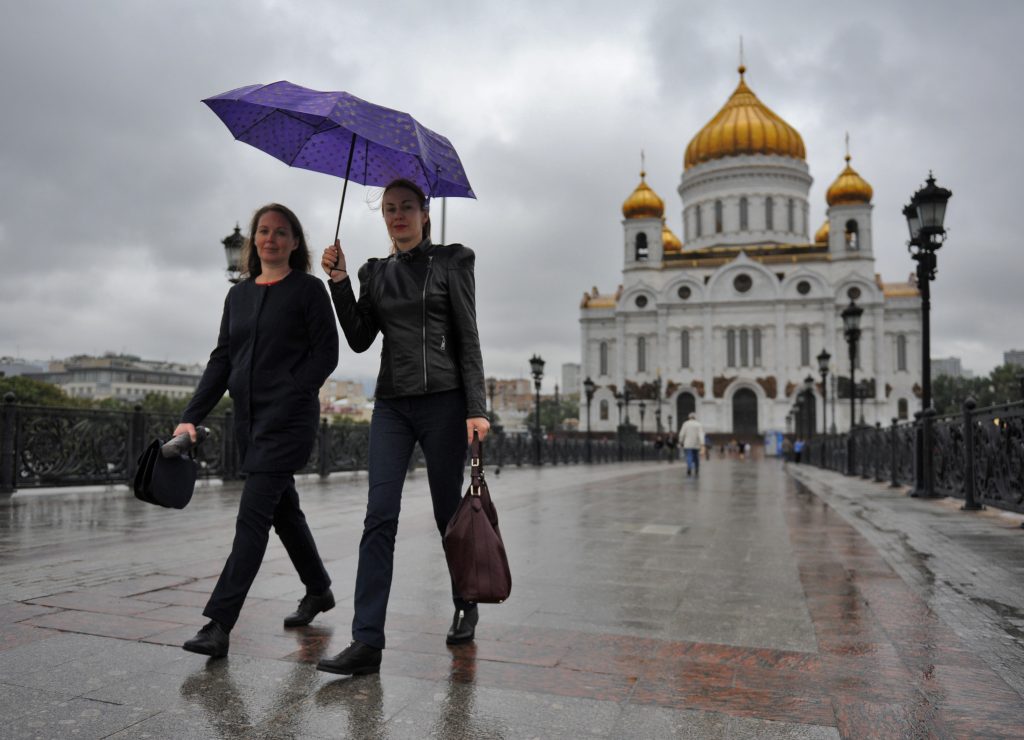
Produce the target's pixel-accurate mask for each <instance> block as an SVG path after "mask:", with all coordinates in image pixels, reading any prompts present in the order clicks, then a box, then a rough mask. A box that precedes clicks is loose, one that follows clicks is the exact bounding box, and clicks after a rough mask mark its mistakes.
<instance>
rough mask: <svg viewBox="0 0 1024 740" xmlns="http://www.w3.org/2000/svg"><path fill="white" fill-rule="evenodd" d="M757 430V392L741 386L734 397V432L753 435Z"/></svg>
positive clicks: (755, 434) (738, 434) (737, 434)
mask: <svg viewBox="0 0 1024 740" xmlns="http://www.w3.org/2000/svg"><path fill="white" fill-rule="evenodd" d="M757 431H758V430H757V394H756V393H754V391H752V390H750V389H749V388H740V389H739V390H738V391H736V393H734V394H733V397H732V433H733V434H735V435H736V436H740V435H744V436H748V437H753V436H757Z"/></svg>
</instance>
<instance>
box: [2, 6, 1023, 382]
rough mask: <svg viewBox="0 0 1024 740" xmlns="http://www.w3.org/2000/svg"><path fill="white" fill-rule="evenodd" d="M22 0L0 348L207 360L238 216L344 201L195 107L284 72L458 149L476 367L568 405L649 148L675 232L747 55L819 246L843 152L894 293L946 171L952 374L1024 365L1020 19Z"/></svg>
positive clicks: (936, 349)
mask: <svg viewBox="0 0 1024 740" xmlns="http://www.w3.org/2000/svg"><path fill="white" fill-rule="evenodd" d="M2 3H3V10H4V13H3V15H4V22H3V24H2V25H0V65H2V68H3V70H4V74H3V75H2V77H0V94H2V98H0V99H2V100H3V101H4V114H3V116H2V117H0V142H2V144H0V187H2V194H3V197H2V199H0V260H2V262H0V264H2V271H0V355H16V356H21V357H26V358H34V359H47V358H53V357H65V356H67V355H70V354H74V353H102V352H104V351H126V352H131V353H134V354H138V355H141V356H143V357H146V358H153V359H170V360H181V361H188V362H200V361H205V359H206V357H207V355H208V353H209V351H210V349H211V348H212V345H213V342H214V339H215V336H216V330H217V326H218V320H219V315H220V310H221V306H222V302H223V296H224V292H225V290H226V289H227V287H228V284H227V282H226V281H225V279H224V273H223V269H224V255H223V249H222V247H221V245H220V243H219V242H220V240H221V239H223V238H224V237H225V236H226V235H227V234H228V233H230V231H231V230H232V228H233V227H234V225H235V222H236V221H238V222H241V223H242V224H243V225H244V224H245V222H246V220H247V218H248V217H249V216H250V214H251V213H252V211H253V210H254V209H255V208H256V207H257V206H259V205H261V204H262V203H264V202H267V201H271V200H277V201H280V202H283V203H286V204H288V205H290V206H291V207H292V208H294V209H295V210H296V211H297V213H298V215H299V217H300V218H301V219H302V220H303V223H304V225H305V228H306V231H307V235H308V237H309V240H310V242H311V244H312V245H313V246H314V248H315V251H316V252H317V253H319V250H320V249H321V248H322V247H323V246H325V245H326V244H327V243H328V242H329V241H330V239H331V237H332V236H333V233H334V231H333V228H334V220H335V217H336V215H337V203H338V199H339V196H340V194H341V180H339V179H336V178H331V177H329V176H325V175H320V174H316V173H312V172H308V171H304V170H292V169H289V168H287V167H286V166H284V165H283V164H281V163H280V162H278V161H277V160H275V159H273V158H271V157H269V156H267V155H265V154H263V153H261V152H258V151H257V150H255V149H253V148H251V147H248V146H246V145H244V144H239V143H237V142H234V141H233V140H232V138H231V136H230V135H229V134H228V132H227V130H226V128H225V127H224V126H223V125H222V124H221V123H220V121H219V120H218V119H217V118H216V116H214V115H213V113H211V112H210V111H209V110H208V109H207V108H206V106H204V105H202V104H201V103H200V100H201V99H202V98H204V97H207V96H210V95H213V94H216V93H219V92H223V91H226V90H229V89H232V88H236V87H240V86H242V85H248V84H255V83H269V82H273V81H276V80H282V79H284V80H290V81H291V82H294V83H296V84H300V85H304V86H307V87H312V88H316V89H321V90H346V91H348V92H351V93H353V94H355V95H358V96H360V97H362V98H365V99H367V100H371V101H373V102H375V103H379V104H381V105H386V106H389V107H392V108H397V109H400V110H404V111H408V112H410V113H412V114H413V115H415V116H416V117H417V118H418V119H419V120H420V121H421V122H422V123H424V124H425V125H427V126H429V127H431V128H433V129H435V130H436V131H439V132H441V133H442V134H444V135H446V136H447V137H448V138H449V139H451V141H452V143H453V144H454V145H455V147H456V149H457V150H458V151H459V153H460V155H461V157H462V161H463V164H464V165H465V167H466V170H467V172H468V174H469V177H470V181H471V182H472V184H473V186H474V189H475V190H476V193H477V196H478V200H477V201H472V200H458V199H450V200H449V201H448V223H447V237H448V240H449V241H460V242H463V243H465V244H467V245H469V246H471V247H473V248H474V249H475V250H476V252H477V291H478V304H479V321H480V329H481V334H482V338H483V342H484V347H483V349H484V360H485V366H486V370H487V372H488V374H494V375H498V376H500V377H514V376H525V375H528V363H527V358H528V357H529V356H530V355H531V354H533V353H534V352H537V353H540V354H541V355H542V356H543V357H544V358H545V359H546V360H548V362H549V365H548V367H549V369H550V370H552V371H554V372H551V373H549V374H548V378H547V379H546V381H545V387H546V389H548V390H550V388H551V386H552V385H553V383H554V382H555V381H556V380H559V377H558V375H559V373H558V372H557V369H558V368H559V367H560V365H561V363H563V362H576V361H578V360H579V331H578V316H579V310H578V305H579V300H580V297H581V296H582V294H583V291H584V290H587V289H589V288H590V287H591V286H594V285H596V286H598V287H599V288H600V289H601V290H602V291H610V290H613V289H614V287H615V286H616V285H617V284H618V282H619V277H620V269H621V247H620V243H621V238H622V229H621V223H620V222H621V218H622V215H621V211H620V208H621V204H622V201H623V200H624V199H625V198H626V197H627V196H628V195H629V193H630V192H631V191H632V189H633V188H634V187H635V185H636V183H637V181H638V169H639V152H640V150H641V148H643V149H644V150H645V151H646V153H647V173H648V177H647V181H648V183H649V184H650V185H651V186H652V187H653V188H654V189H655V190H656V191H657V192H658V193H659V194H660V195H661V197H662V198H663V199H664V200H665V202H666V216H667V217H668V223H669V226H670V227H671V228H672V229H673V231H675V232H676V233H677V234H680V233H681V230H682V229H681V215H680V202H679V198H678V195H677V194H676V191H675V189H676V187H677V186H678V184H679V178H680V176H681V174H682V158H683V151H684V149H685V147H686V145H687V143H688V142H689V140H690V138H692V137H693V135H694V134H696V132H697V131H698V130H699V129H700V128H701V127H702V126H703V125H704V124H705V123H706V122H707V121H708V120H709V119H710V118H711V117H712V116H713V115H714V114H715V113H716V112H717V111H718V109H719V108H720V107H721V106H722V104H723V103H724V102H725V100H726V99H727V97H728V96H729V94H730V93H731V92H732V90H733V89H734V88H735V85H736V81H737V75H736V66H737V62H738V39H739V37H740V36H741V35H742V36H743V38H744V46H745V51H746V64H747V67H748V73H747V81H748V83H749V85H750V86H751V88H752V89H753V90H754V92H755V93H757V95H758V96H759V97H760V98H761V100H762V101H764V102H765V103H766V104H767V105H768V106H770V107H771V108H772V109H773V110H775V111H776V112H777V113H778V114H779V115H781V116H782V117H783V118H785V119H786V120H787V121H788V122H789V123H790V124H792V125H793V126H794V127H796V129H797V130H798V131H800V133H801V135H802V136H803V138H804V142H805V144H806V147H807V159H808V164H809V166H810V170H811V174H812V176H813V177H814V180H815V181H814V185H813V187H812V189H811V207H812V211H811V228H812V231H813V230H814V229H816V228H817V226H818V225H820V223H821V221H822V220H823V219H824V212H825V199H824V193H825V190H826V189H827V188H828V186H829V184H830V183H831V182H832V180H833V179H834V178H835V177H836V175H837V174H838V173H839V172H840V170H841V169H842V166H843V153H844V152H843V148H844V144H843V138H844V133H845V132H846V131H849V132H850V138H851V149H852V154H853V165H854V167H855V168H856V169H857V170H858V171H859V172H860V173H861V175H862V176H864V177H865V178H866V179H867V180H868V182H870V183H871V184H872V186H873V187H874V192H875V195H874V201H873V202H874V206H875V208H874V215H873V219H874V220H873V226H874V235H875V252H876V255H877V270H878V272H880V273H881V274H882V276H883V278H884V279H885V280H887V281H896V280H904V279H906V277H907V275H908V274H909V273H910V272H911V270H912V262H911V260H910V259H909V257H908V255H907V251H906V247H905V241H906V237H905V232H906V225H905V222H904V220H903V217H902V215H901V208H902V206H903V204H904V203H906V202H907V200H908V199H909V197H910V195H911V194H912V193H913V192H914V190H915V189H916V188H918V187H919V186H920V185H921V184H922V183H923V180H924V178H925V177H926V176H927V173H928V170H929V169H933V170H934V171H935V174H936V177H937V179H938V181H939V183H940V184H941V185H944V186H946V187H949V188H951V189H952V190H953V199H952V201H951V203H950V208H949V212H948V217H947V225H948V227H949V240H948V242H947V243H946V246H944V247H943V249H942V250H941V252H940V255H939V275H938V280H937V282H936V283H935V284H934V287H933V296H934V311H933V319H932V321H933V324H932V326H933V354H934V356H936V357H940V356H947V355H958V356H960V357H961V358H962V359H963V361H964V365H965V366H966V367H968V368H971V369H974V370H975V371H978V372H983V373H984V372H988V370H990V369H991V368H992V367H993V366H994V365H996V364H999V363H1000V362H1001V361H1002V352H1003V350H1005V349H1009V348H1014V347H1024V338H1022V336H1021V333H1022V332H1021V329H1020V326H1021V321H1020V316H1021V314H1022V310H1021V309H1022V308H1024V297H1022V296H1024V291H1022V290H1021V288H1020V287H1019V286H1020V276H1021V266H1022V264H1024V261H1022V257H1021V256H1020V249H1021V248H1020V246H1019V244H1018V242H1019V237H1018V238H1017V239H1014V238H1013V237H1012V229H1013V228H1016V227H1015V223H1016V222H1015V220H1014V217H1015V216H1016V215H1017V213H1016V212H1015V207H1014V206H1013V204H1014V203H1017V202H1018V201H1019V198H1020V195H1019V193H1020V172H1021V164H1022V162H1021V154H1020V147H1019V144H1020V138H1021V134H1020V130H1021V122H1022V118H1024V116H1022V113H1024V110H1022V108H1024V104H1022V100H1024V98H1022V96H1021V95H1020V94H1019V93H1017V92H1016V91H1015V87H1014V86H1015V85H1016V84H1017V79H1016V78H1017V75H1018V74H1019V71H1020V70H1021V69H1024V47H1022V45H1021V44H1020V39H1019V35H1020V31H1021V29H1022V28H1024V22H1022V21H1024V3H1019V2H1013V1H1012V0H1005V1H993V0H988V1H987V2H983V3H966V2H963V3H960V2H950V1H948V0H947V1H946V2H923V1H906V2H898V3H891V2H862V3H856V4H851V3H834V2H822V1H820V0H819V1H817V2H771V3H766V2H763V1H761V2H722V3H710V2H683V1H680V0H676V1H674V2H668V1H664V2H653V1H648V0H632V1H631V2H628V3H627V2H602V1H600V0H587V1H582V0H581V1H576V0H568V1H566V0H562V1H561V2H557V3H552V2H539V1H535V0H527V1H525V2H519V3H508V2H501V3H497V2H493V3H492V2H461V1H459V0H455V1H451V0H449V1H448V2H445V3H424V2H413V1H409V2H406V1H404V0H398V1H395V2H387V3H370V2H366V1H365V0H363V2H348V1H347V0H329V1H324V2H302V1H300V0H295V1H294V2H276V1H270V0H262V1H261V0H246V2H241V1H240V0H239V1H236V0H218V1H217V2H209V1H208V0H205V1H202V2H200V1H198V0H195V1H193V0H184V1H180V2H155V1H151V0H131V1H129V0H123V1H121V2H112V1H104V0H93V1H90V2H78V1H75V0H66V1H65V2H55V1H53V0H33V2H32V3H26V2H18V1H16V0H2ZM369 195H370V193H369V192H368V191H367V190H366V189H365V188H363V187H362V186H359V185H355V186H353V187H351V188H350V189H349V194H348V202H347V204H346V209H345V217H344V221H343V223H342V240H343V244H344V245H345V247H346V251H347V253H348V255H349V260H350V261H352V262H360V263H361V262H362V261H363V260H365V259H366V258H368V257H371V256H378V255H383V254H385V253H386V250H387V240H386V237H385V232H384V228H383V225H382V224H381V221H380V215H379V213H378V212H377V211H375V210H373V208H372V207H371V206H370V205H369V204H368V203H367V199H368V196H369ZM1016 210H1018V211H1019V208H1017V209H1016ZM437 216H438V214H437V213H436V212H435V219H437ZM435 229H439V224H438V222H437V220H435ZM435 234H437V231H435ZM378 353H379V345H375V346H374V348H372V349H371V350H370V351H368V352H367V353H365V354H363V355H354V354H352V353H351V352H350V351H349V350H347V349H343V351H342V356H341V362H340V365H339V370H338V373H337V375H338V376H340V377H372V376H374V375H375V374H376V368H377V362H378Z"/></svg>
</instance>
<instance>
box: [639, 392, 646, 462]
mask: <svg viewBox="0 0 1024 740" xmlns="http://www.w3.org/2000/svg"><path fill="white" fill-rule="evenodd" d="M638 405H639V407H640V459H641V460H643V459H644V413H645V412H646V411H647V404H646V403H644V402H643V401H641V402H640V403H639V404H638Z"/></svg>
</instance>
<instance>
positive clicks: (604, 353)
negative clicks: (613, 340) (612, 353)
mask: <svg viewBox="0 0 1024 740" xmlns="http://www.w3.org/2000/svg"><path fill="white" fill-rule="evenodd" d="M598 363H599V364H600V368H601V375H607V374H608V342H601V348H600V349H599V350H598Z"/></svg>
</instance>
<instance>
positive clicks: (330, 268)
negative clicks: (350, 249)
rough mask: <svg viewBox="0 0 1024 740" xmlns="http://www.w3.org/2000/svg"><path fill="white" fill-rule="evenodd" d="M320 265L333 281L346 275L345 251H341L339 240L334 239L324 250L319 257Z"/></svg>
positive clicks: (342, 278)
mask: <svg viewBox="0 0 1024 740" xmlns="http://www.w3.org/2000/svg"><path fill="white" fill-rule="evenodd" d="M320 267H322V268H323V269H324V272H326V273H327V277H329V278H330V279H331V280H333V281H334V282H336V283H337V282H340V281H342V280H344V279H345V278H346V277H347V276H348V269H346V267H345V253H344V252H342V251H341V242H340V241H338V240H337V239H335V240H334V245H333V246H330V247H327V249H325V250H324V253H323V256H322V257H321V258H320Z"/></svg>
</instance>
